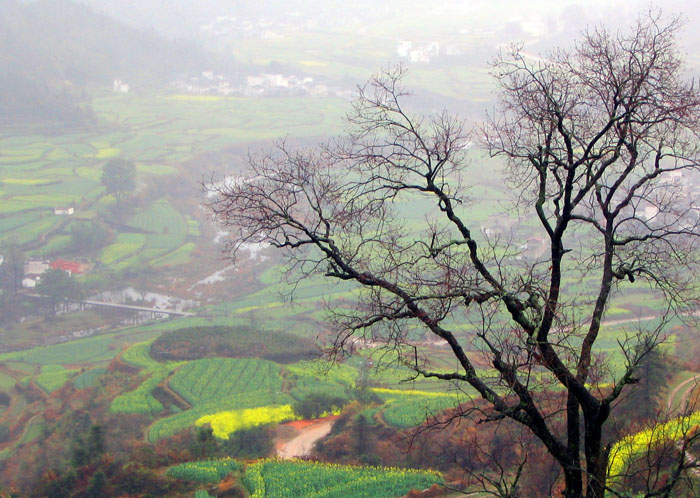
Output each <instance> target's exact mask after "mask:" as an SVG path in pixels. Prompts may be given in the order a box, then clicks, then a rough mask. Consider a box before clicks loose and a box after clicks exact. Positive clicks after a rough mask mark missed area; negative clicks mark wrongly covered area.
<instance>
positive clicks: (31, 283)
mask: <svg viewBox="0 0 700 498" xmlns="http://www.w3.org/2000/svg"><path fill="white" fill-rule="evenodd" d="M38 281H39V278H38V277H25V278H23V279H22V287H24V288H25V289H33V288H34V287H36V283H37V282H38Z"/></svg>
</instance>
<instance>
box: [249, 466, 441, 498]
mask: <svg viewBox="0 0 700 498" xmlns="http://www.w3.org/2000/svg"><path fill="white" fill-rule="evenodd" d="M244 482H245V483H246V486H247V487H248V489H249V490H250V491H251V493H252V494H251V498H262V497H268V498H297V497H299V496H314V497H319V498H320V497H328V498H330V497H334V496H341V495H342V496H344V497H348V498H353V497H367V498H370V497H371V498H382V497H387V498H390V497H391V498H393V497H395V496H401V495H404V494H406V493H408V491H410V490H412V489H417V490H421V491H422V490H424V489H427V488H429V487H430V486H432V485H433V484H440V483H442V479H441V478H440V475H439V474H437V473H435V472H430V471H425V470H413V469H397V468H382V467H354V466H350V465H333V464H326V463H314V462H304V461H296V460H292V461H289V460H287V461H282V460H263V461H260V462H258V463H255V464H253V465H249V466H248V467H247V469H246V474H245V479H244Z"/></svg>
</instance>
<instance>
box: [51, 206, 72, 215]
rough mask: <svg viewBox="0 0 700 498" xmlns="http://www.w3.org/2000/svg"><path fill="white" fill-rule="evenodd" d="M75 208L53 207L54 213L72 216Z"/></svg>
mask: <svg viewBox="0 0 700 498" xmlns="http://www.w3.org/2000/svg"><path fill="white" fill-rule="evenodd" d="M74 211H75V210H74V209H73V208H72V207H57V208H53V214H56V215H59V216H70V215H72V214H73V212H74Z"/></svg>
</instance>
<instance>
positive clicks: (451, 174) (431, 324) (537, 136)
mask: <svg viewBox="0 0 700 498" xmlns="http://www.w3.org/2000/svg"><path fill="white" fill-rule="evenodd" d="M678 27H679V22H678V20H671V21H664V20H662V19H660V17H659V16H658V15H655V14H653V13H652V14H650V15H649V16H646V17H644V18H640V21H639V22H638V23H637V24H636V25H635V26H633V27H632V29H631V30H630V31H629V32H626V33H611V32H608V31H606V30H605V29H604V28H598V29H594V30H592V31H589V32H586V33H584V34H583V35H582V37H581V38H580V40H579V42H578V44H577V45H575V47H574V48H573V49H571V50H570V51H564V50H557V51H554V52H552V53H550V54H548V55H547V56H546V57H543V58H529V57H527V56H526V55H525V54H524V53H522V52H521V51H520V50H518V49H517V48H516V49H514V50H512V51H511V52H510V53H507V54H501V55H499V56H498V58H497V59H496V61H495V62H494V65H493V73H494V76H495V78H496V80H497V81H498V83H499V85H500V88H501V91H500V104H499V106H498V108H497V111H496V112H495V113H494V114H493V115H492V116H490V117H489V120H488V124H487V125H486V126H485V128H484V130H483V131H484V133H483V136H484V140H485V144H486V146H487V148H488V151H489V152H490V154H491V155H493V156H501V157H503V158H505V160H506V163H507V170H506V171H507V181H508V182H509V186H510V187H511V191H512V192H515V193H516V197H517V199H516V200H517V209H518V210H519V212H520V213H521V214H522V215H523V217H524V218H525V219H526V220H528V223H530V225H527V224H526V225H525V226H524V227H523V228H521V229H520V230H518V231H515V232H514V234H513V236H512V239H513V240H512V243H511V244H503V243H502V241H501V240H495V239H494V238H493V237H491V238H489V237H487V236H485V235H484V234H483V233H480V232H479V230H478V229H475V227H474V226H473V222H472V220H471V218H472V217H471V216H470V206H471V203H472V202H473V200H471V199H470V198H469V196H468V187H469V185H470V169H469V168H470V167H474V166H473V165H472V166H470V165H469V164H468V161H467V159H468V157H467V155H468V153H469V149H470V146H471V144H472V140H475V139H472V138H471V137H470V135H469V133H468V132H467V131H466V128H465V124H464V123H463V122H462V121H460V120H459V119H458V118H456V117H454V116H452V115H450V114H449V113H447V112H443V113H441V114H438V115H435V116H431V117H419V116H414V115H413V114H411V113H410V112H409V111H408V110H407V109H406V108H405V107H404V106H405V101H406V97H407V96H408V93H407V92H406V91H405V90H404V88H403V86H402V78H403V76H404V71H403V70H402V68H400V67H398V68H390V69H389V70H387V71H385V72H384V73H382V74H381V75H379V76H378V77H376V78H374V79H372V80H371V81H370V82H369V83H368V84H367V85H366V86H365V87H363V88H360V91H359V96H358V98H357V99H356V101H355V102H354V106H353V110H352V112H351V113H350V114H349V116H348V123H349V132H348V134H347V135H346V136H345V137H344V138H342V139H339V140H336V141H333V142H331V143H329V144H327V145H325V146H322V147H319V148H317V149H312V150H299V149H295V148H293V147H290V146H288V145H287V144H285V143H282V144H280V146H279V147H278V148H276V149H274V150H272V151H271V152H269V153H267V154H262V155H259V156H255V157H251V158H250V160H249V166H250V173H249V176H248V177H247V178H246V179H244V180H240V181H236V182H220V183H218V184H217V183H215V184H214V185H216V187H215V188H216V190H217V193H218V195H217V196H216V197H215V200H214V201H213V203H212V204H211V206H210V207H211V210H212V211H213V213H214V214H215V216H216V217H217V218H218V219H219V220H220V221H221V222H223V223H224V224H225V225H226V226H227V227H228V228H230V229H231V233H232V234H234V239H233V243H232V246H231V250H232V254H233V255H235V251H236V249H237V248H238V247H240V245H241V244H244V243H247V242H259V241H265V242H268V243H270V244H272V245H273V246H275V247H278V248H281V249H283V250H285V252H286V254H287V256H288V257H289V261H290V268H291V270H290V272H291V273H290V274H291V275H293V276H294V277H295V278H304V277H306V276H308V275H311V274H318V273H320V274H323V275H325V276H327V277H330V278H332V279H337V280H340V281H351V282H354V283H356V284H358V287H359V289H360V293H359V294H358V298H357V301H356V302H355V303H354V305H353V306H352V307H348V306H347V304H346V305H344V306H337V307H335V308H334V309H333V313H332V323H333V324H334V327H335V335H334V340H333V341H332V342H331V343H330V344H329V348H328V350H329V353H330V354H331V356H332V357H335V358H337V357H338V356H339V355H343V354H345V353H346V352H347V351H348V350H350V349H352V346H354V344H355V342H356V341H357V337H358V336H361V337H363V338H365V339H367V340H371V341H373V343H374V344H375V345H376V344H383V345H384V346H385V347H387V348H390V349H392V351H393V352H394V357H398V358H399V361H401V362H402V363H403V364H404V365H407V366H409V367H410V368H412V369H413V371H414V372H415V374H416V375H421V376H424V377H428V378H437V379H442V380H445V381H451V382H453V383H455V384H456V385H457V386H463V387H464V388H465V389H466V388H467V387H468V388H469V389H471V391H472V392H476V393H477V394H478V396H480V397H482V398H483V399H485V400H487V401H488V404H489V406H490V409H489V410H488V413H487V414H486V418H487V419H502V418H510V419H512V420H514V421H516V422H519V423H520V424H522V425H523V426H525V427H527V428H528V429H529V430H530V431H532V433H533V434H534V435H535V436H536V437H537V438H538V439H539V440H540V441H541V442H542V444H544V446H545V447H546V448H547V451H548V452H549V453H550V454H551V455H552V457H553V458H554V459H555V460H556V461H557V462H558V464H559V465H560V466H561V469H562V473H563V475H564V486H565V492H564V494H565V495H566V496H567V497H574V496H576V497H578V496H588V497H600V496H603V495H604V493H605V489H606V471H607V467H608V452H609V449H610V447H611V444H612V442H611V441H608V440H607V438H606V435H605V433H604V427H605V423H606V420H607V419H608V417H609V415H610V411H611V406H612V405H613V403H614V401H615V400H616V399H617V398H618V397H619V396H620V394H621V393H622V391H623V390H624V389H625V388H626V386H628V385H629V384H632V383H634V382H635V369H636V367H637V365H638V364H639V362H640V361H641V360H642V359H643V358H644V356H645V355H646V354H647V353H648V352H649V351H650V350H652V349H653V348H654V347H656V345H657V344H658V342H659V341H660V340H661V338H662V336H663V330H664V325H665V319H664V317H662V319H661V320H660V322H661V324H660V325H658V326H654V327H651V328H650V329H648V330H640V331H638V332H637V333H634V334H630V336H629V338H628V340H626V341H623V342H621V343H620V347H621V348H622V354H623V355H624V358H625V368H624V371H623V372H621V373H620V372H617V377H616V378H613V379H612V382H611V384H612V386H613V387H611V388H605V389H603V388H600V387H598V386H599V385H600V383H602V382H603V381H604V380H605V378H606V376H608V377H609V376H610V375H612V374H613V372H612V370H610V369H608V368H606V362H605V361H604V358H603V357H602V356H601V355H600V354H598V351H597V350H596V347H595V346H596V341H597V340H598V338H599V334H600V329H601V324H602V322H603V319H604V317H605V314H606V308H607V306H608V305H609V303H610V300H611V298H612V297H613V295H614V294H615V292H617V291H619V289H620V286H621V285H623V284H624V285H626V286H630V285H637V286H638V285H649V286H651V287H652V288H653V289H656V290H658V291H660V293H661V294H662V295H663V297H664V298H665V303H666V304H667V306H668V313H669V314H670V313H673V312H677V311H678V310H679V309H681V308H682V306H683V305H684V304H685V303H686V302H687V297H688V293H689V292H692V291H693V286H694V280H693V278H694V275H695V270H696V268H697V261H696V259H695V256H696V253H697V247H696V244H697V242H696V236H697V234H698V233H699V231H698V221H697V218H698V217H697V211H694V210H693V209H691V206H692V203H691V202H690V201H689V200H688V198H687V197H686V196H685V195H683V192H682V181H681V182H680V183H679V179H682V178H683V175H687V174H688V173H690V172H694V171H696V170H697V169H698V164H699V163H698V158H699V157H700V155H699V152H700V150H699V149H698V140H697V139H698V126H699V125H698V123H699V118H700V93H699V92H698V89H697V88H696V86H695V85H694V83H693V82H686V81H684V80H683V78H682V77H683V71H684V68H683V63H682V59H681V57H680V56H679V53H678V49H677V48H676V45H675V34H676V32H677V30H678ZM491 164H492V163H484V164H483V165H482V166H481V167H485V168H491V167H492V166H491ZM408 207H410V211H411V214H410V219H409V214H406V209H407V208H408ZM535 225H536V226H535ZM528 227H529V228H528ZM528 230H530V232H529V234H532V233H533V232H534V231H535V230H537V231H538V232H536V233H541V234H542V237H544V238H545V240H546V247H547V248H548V251H547V254H546V255H545V256H544V257H543V258H542V259H541V260H536V261H529V262H527V259H525V258H519V257H518V255H519V254H518V252H519V249H518V247H519V246H518V245H517V244H516V243H515V242H516V239H517V236H518V235H519V234H523V233H527V232H528ZM525 236H526V235H525ZM572 281H586V282H595V285H594V286H593V288H594V290H592V291H586V290H581V288H580V287H581V286H575V285H570V284H569V285H567V284H566V282H572ZM465 322H471V323H473V324H474V325H475V328H476V330H477V332H476V333H474V334H472V335H465V334H463V333H459V332H458V330H459V328H460V324H463V323H465ZM416 326H419V327H421V328H422V329H424V330H425V331H426V333H427V334H428V337H433V338H434V339H436V340H439V341H442V342H444V343H446V345H447V347H448V348H449V349H450V351H451V352H452V353H453V354H454V357H455V358H456V362H457V367H456V368H455V369H454V370H453V371H445V370H444V369H437V368H434V366H432V365H431V362H430V357H429V354H428V353H429V348H427V347H426V346H425V342H424V341H423V342H416V341H413V340H411V337H413V336H409V334H408V330H409V328H410V327H413V328H414V329H415V327H416ZM484 359H487V360H488V363H489V364H490V366H491V367H493V369H495V371H496V372H497V375H496V376H494V375H493V370H491V371H490V372H489V371H487V370H485V369H480V368H477V365H478V363H477V360H478V361H480V362H483V360H484ZM608 380H609V379H608Z"/></svg>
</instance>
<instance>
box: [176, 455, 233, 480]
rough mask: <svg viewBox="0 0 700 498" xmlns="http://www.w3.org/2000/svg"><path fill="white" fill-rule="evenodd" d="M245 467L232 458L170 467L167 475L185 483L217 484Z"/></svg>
mask: <svg viewBox="0 0 700 498" xmlns="http://www.w3.org/2000/svg"><path fill="white" fill-rule="evenodd" d="M243 467H244V465H243V464H242V463H241V462H239V461H237V460H233V459H231V458H222V459H219V460H200V461H198V462H186V463H181V464H180V465H174V466H172V467H170V468H169V469H168V470H167V472H166V474H167V475H169V476H170V477H174V478H176V479H181V480H184V481H194V482H201V483H217V482H219V481H221V480H222V479H223V478H224V477H226V475H228V474H230V473H231V472H233V471H238V470H242V469H243Z"/></svg>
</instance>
